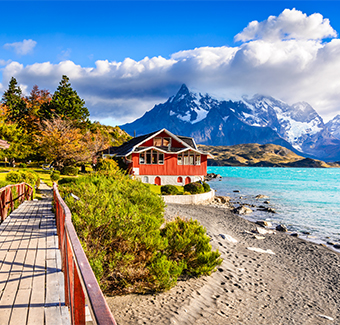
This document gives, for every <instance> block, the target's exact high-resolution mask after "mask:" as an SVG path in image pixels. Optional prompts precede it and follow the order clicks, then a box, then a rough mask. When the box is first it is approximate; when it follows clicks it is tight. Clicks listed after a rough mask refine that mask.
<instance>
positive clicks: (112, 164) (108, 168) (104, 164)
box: [96, 158, 119, 174]
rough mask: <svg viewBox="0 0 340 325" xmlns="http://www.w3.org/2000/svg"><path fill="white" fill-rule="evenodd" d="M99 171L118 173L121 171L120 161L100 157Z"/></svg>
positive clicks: (97, 166)
mask: <svg viewBox="0 0 340 325" xmlns="http://www.w3.org/2000/svg"><path fill="white" fill-rule="evenodd" d="M96 170H97V171H104V172H110V173H114V174H115V173H116V172H118V171H119V167H118V163H117V162H116V161H114V160H113V159H110V158H104V159H103V158H101V159H98V163H97V165H96Z"/></svg>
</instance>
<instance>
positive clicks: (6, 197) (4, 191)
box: [0, 183, 33, 222]
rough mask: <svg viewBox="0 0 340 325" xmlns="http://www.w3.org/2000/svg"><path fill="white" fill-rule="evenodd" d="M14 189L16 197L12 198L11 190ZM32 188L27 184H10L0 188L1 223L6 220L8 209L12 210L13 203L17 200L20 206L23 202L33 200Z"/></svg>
mask: <svg viewBox="0 0 340 325" xmlns="http://www.w3.org/2000/svg"><path fill="white" fill-rule="evenodd" d="M13 187H14V188H15V189H16V191H17V194H18V196H17V197H16V198H13V193H12V188H13ZM32 193H33V187H32V186H31V185H29V184H27V183H20V184H12V185H7V186H5V187H2V188H0V216H1V222H2V221H4V220H5V219H6V218H7V215H8V209H9V208H11V211H13V210H14V201H16V200H19V204H21V203H22V202H23V201H25V200H29V199H31V200H33V196H32Z"/></svg>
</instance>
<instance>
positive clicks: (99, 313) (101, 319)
mask: <svg viewBox="0 0 340 325" xmlns="http://www.w3.org/2000/svg"><path fill="white" fill-rule="evenodd" d="M53 196H54V204H55V209H56V211H55V212H56V223H57V231H58V238H59V249H60V250H61V258H62V267H63V271H64V275H65V296H66V297H65V301H66V305H67V306H68V307H69V308H70V313H71V320H72V324H76V325H82V324H85V300H86V301H87V303H88V307H89V309H90V313H91V316H92V322H93V324H101V325H111V324H112V325H116V322H115V320H114V318H113V316H112V314H111V311H110V309H109V307H108V305H107V303H106V300H105V298H104V296H103V294H102V291H101V290H100V287H99V285H98V282H97V280H96V278H95V276H94V274H93V271H92V269H91V266H90V264H89V262H88V260H87V258H86V255H85V253H84V250H83V248H82V246H81V244H80V242H79V239H78V236H77V234H76V231H75V229H74V227H73V224H72V219H71V212H70V209H69V208H68V206H67V205H66V204H65V202H64V200H63V199H62V198H61V196H60V193H59V191H58V185H57V184H56V183H54V184H53Z"/></svg>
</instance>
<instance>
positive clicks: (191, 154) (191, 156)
mask: <svg viewBox="0 0 340 325" xmlns="http://www.w3.org/2000/svg"><path fill="white" fill-rule="evenodd" d="M189 155H190V156H189V165H194V161H195V154H194V153H193V152H190V154H189Z"/></svg>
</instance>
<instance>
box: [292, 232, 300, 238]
mask: <svg viewBox="0 0 340 325" xmlns="http://www.w3.org/2000/svg"><path fill="white" fill-rule="evenodd" d="M291 236H293V237H299V234H297V233H296V232H295V233H293V234H291Z"/></svg>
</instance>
